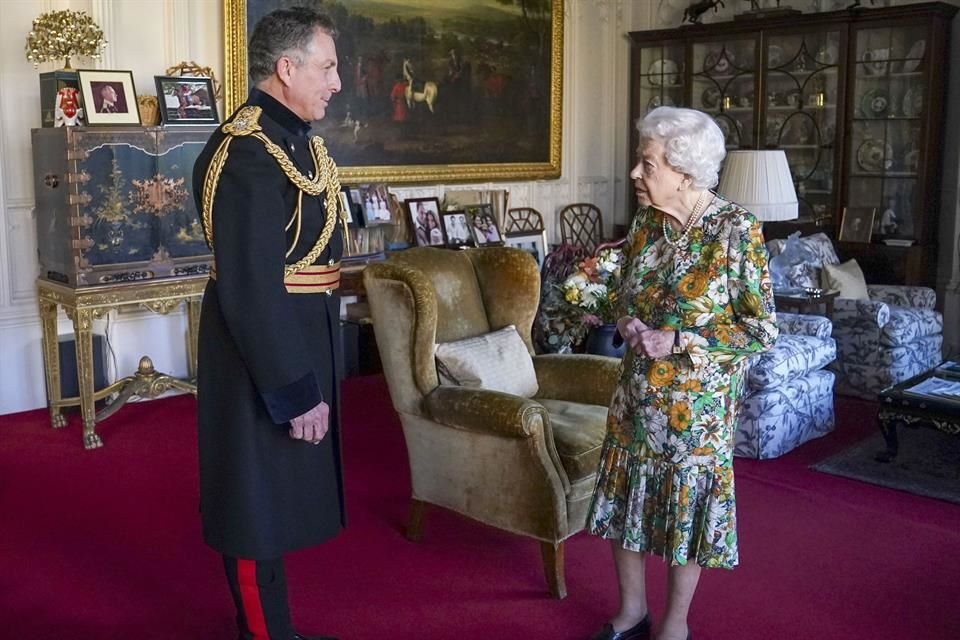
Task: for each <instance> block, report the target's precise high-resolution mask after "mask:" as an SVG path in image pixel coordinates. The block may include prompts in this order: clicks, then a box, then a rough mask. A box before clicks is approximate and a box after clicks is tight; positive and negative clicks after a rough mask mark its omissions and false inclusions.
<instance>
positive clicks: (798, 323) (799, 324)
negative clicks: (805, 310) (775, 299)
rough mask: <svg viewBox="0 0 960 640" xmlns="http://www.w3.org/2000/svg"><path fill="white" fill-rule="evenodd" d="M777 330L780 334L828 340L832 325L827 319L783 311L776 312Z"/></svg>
mask: <svg viewBox="0 0 960 640" xmlns="http://www.w3.org/2000/svg"><path fill="white" fill-rule="evenodd" d="M777 328H778V329H780V333H786V334H790V335H795V336H811V337H813V338H829V337H830V334H831V333H833V323H832V322H831V321H830V319H829V318H826V317H824V316H810V315H803V314H799V313H786V312H784V311H778V312H777Z"/></svg>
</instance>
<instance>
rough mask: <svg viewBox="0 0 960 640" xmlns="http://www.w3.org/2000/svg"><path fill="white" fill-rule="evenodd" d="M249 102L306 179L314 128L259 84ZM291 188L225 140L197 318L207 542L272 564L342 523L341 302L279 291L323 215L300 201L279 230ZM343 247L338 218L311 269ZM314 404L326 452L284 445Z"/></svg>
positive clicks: (253, 152) (200, 182)
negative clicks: (208, 269) (296, 215)
mask: <svg viewBox="0 0 960 640" xmlns="http://www.w3.org/2000/svg"><path fill="white" fill-rule="evenodd" d="M247 105H254V106H259V107H261V109H262V113H261V116H260V119H259V124H260V126H261V127H262V128H263V133H264V134H265V135H266V136H267V137H268V138H270V140H271V141H273V142H274V143H275V144H277V145H279V146H280V147H281V148H282V149H283V150H284V151H286V153H287V155H288V156H289V157H290V158H291V159H292V160H293V162H294V164H295V165H296V167H297V169H298V170H299V171H300V173H302V174H303V175H304V176H306V177H308V178H313V176H314V172H315V171H316V169H315V166H314V162H313V160H312V158H311V154H310V146H309V141H308V137H307V134H308V131H309V125H308V124H306V123H304V122H303V121H302V120H300V118H298V117H297V116H296V115H295V114H294V113H293V112H291V111H290V110H288V109H287V108H286V107H284V106H283V105H281V104H280V103H279V102H277V101H276V100H274V99H273V98H272V97H270V96H269V95H267V94H266V93H263V92H260V91H258V90H256V89H254V90H253V91H252V92H251V93H250V97H249V99H248V102H247ZM247 105H244V106H247ZM235 118H236V113H234V115H233V116H231V119H230V121H232V120H233V119H235ZM225 135H226V134H225V133H224V132H223V130H222V128H221V129H218V130H217V131H216V132H215V133H214V134H213V136H212V137H211V139H210V141H209V142H208V143H207V145H206V147H205V148H204V150H203V152H202V153H201V154H200V156H199V157H198V159H197V162H196V165H195V166H194V172H193V184H194V197H195V198H196V201H197V209H198V211H202V199H203V186H204V178H205V176H206V174H207V169H208V167H209V165H210V163H211V159H212V158H213V156H214V153H215V152H216V150H217V148H218V147H219V146H220V143H221V142H222V141H223V139H224V136H225ZM299 194H300V190H299V189H298V188H297V187H296V186H294V184H293V183H292V182H291V181H290V180H289V179H288V178H287V176H286V175H285V174H284V173H283V172H282V171H281V169H280V166H279V165H278V163H277V161H276V160H275V159H274V158H273V157H271V156H270V155H268V153H267V151H266V148H265V145H264V144H263V142H261V141H259V140H257V139H255V138H253V137H250V136H246V137H235V138H234V139H233V140H232V141H231V142H230V147H229V155H228V157H227V160H226V163H225V164H224V166H223V170H222V173H221V174H220V179H219V184H218V185H217V188H216V192H215V198H214V200H213V208H212V232H213V247H212V248H213V252H214V260H215V265H216V277H215V278H211V280H210V282H209V283H208V285H207V288H206V292H205V294H204V298H203V307H202V311H201V314H200V346H199V353H198V357H199V362H198V395H197V397H198V403H199V450H200V510H201V518H202V522H203V535H204V539H205V540H206V542H207V544H209V545H210V546H211V547H213V548H214V549H216V550H218V551H220V552H221V553H225V554H227V555H230V556H235V557H240V558H251V559H266V558H275V557H279V556H280V555H281V554H283V553H284V552H287V551H291V550H293V549H298V548H302V547H306V546H310V545H313V544H316V543H319V542H322V541H323V540H326V539H328V538H330V537H332V536H334V535H335V534H336V533H337V532H338V531H339V530H340V528H341V527H342V525H343V522H344V508H343V490H342V475H341V464H340V434H339V419H338V417H339V397H338V391H337V389H338V380H339V377H340V376H339V374H338V371H339V369H340V363H339V362H338V357H337V354H338V345H339V344H340V339H339V327H340V325H339V315H340V314H339V312H340V298H339V296H338V295H337V294H336V292H334V293H333V295H327V294H326V293H311V294H292V293H288V292H287V289H286V288H285V286H284V266H285V264H287V263H289V264H293V263H295V262H296V261H297V260H298V259H300V258H302V257H304V256H305V255H306V254H307V253H308V252H309V251H310V249H311V248H313V246H314V244H315V243H316V241H317V238H318V237H319V236H320V232H321V229H322V228H323V226H324V223H325V221H326V216H327V215H328V212H326V210H325V207H324V203H323V200H324V196H325V194H321V195H320V196H319V197H311V196H309V195H307V194H303V199H302V205H301V206H302V209H301V211H302V221H301V224H300V225H299V230H298V229H297V227H298V225H297V224H291V225H289V226H290V228H289V229H287V226H288V223H289V222H290V219H291V215H292V213H293V211H294V209H295V207H296V204H297V197H298V195H299ZM333 215H336V213H334V214H333ZM285 229H286V230H285ZM295 238H296V239H297V242H296V246H295V247H294V249H293V251H292V252H291V253H290V255H289V256H285V254H286V253H287V250H288V249H289V248H290V246H291V243H292V242H293V241H294V239H295ZM342 247H343V236H342V229H341V225H340V224H337V228H336V230H335V231H334V234H333V236H332V237H331V239H330V242H329V244H328V245H327V247H326V248H325V249H324V251H323V252H322V253H321V254H320V256H319V257H318V258H317V259H316V260H315V261H314V264H324V265H326V264H329V263H330V262H331V261H339V260H340V256H341V253H342ZM321 400H323V401H326V402H327V403H328V404H329V405H330V408H331V413H330V431H329V432H328V434H327V436H326V437H325V438H324V439H323V441H322V442H321V444H319V445H311V444H310V443H307V442H304V441H301V440H294V439H292V438H290V436H289V428H290V424H289V421H290V420H291V419H292V418H294V417H296V416H299V415H301V414H303V413H305V412H307V411H308V410H309V409H311V408H313V407H314V406H316V404H317V403H319V402H320V401H321Z"/></svg>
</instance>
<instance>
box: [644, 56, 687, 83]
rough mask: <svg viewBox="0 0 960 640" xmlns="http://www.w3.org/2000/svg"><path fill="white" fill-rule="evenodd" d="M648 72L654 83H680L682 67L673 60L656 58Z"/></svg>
mask: <svg viewBox="0 0 960 640" xmlns="http://www.w3.org/2000/svg"><path fill="white" fill-rule="evenodd" d="M647 73H648V74H649V75H650V84H652V85H656V86H660V85H661V84H668V85H673V84H680V67H678V66H677V63H676V62H674V61H673V60H654V61H653V64H651V65H650V68H649V69H647Z"/></svg>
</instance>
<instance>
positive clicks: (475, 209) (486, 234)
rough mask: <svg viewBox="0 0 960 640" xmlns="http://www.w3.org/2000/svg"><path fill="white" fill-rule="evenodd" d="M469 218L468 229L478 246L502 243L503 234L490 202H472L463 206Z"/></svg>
mask: <svg viewBox="0 0 960 640" xmlns="http://www.w3.org/2000/svg"><path fill="white" fill-rule="evenodd" d="M464 209H465V210H466V212H467V217H468V218H469V219H470V230H471V233H473V241H474V242H475V243H476V244H477V246H478V247H488V246H496V245H500V244H503V235H502V234H501V233H500V227H498V226H497V218H496V216H495V215H493V205H492V204H473V205H469V206H467V207H464Z"/></svg>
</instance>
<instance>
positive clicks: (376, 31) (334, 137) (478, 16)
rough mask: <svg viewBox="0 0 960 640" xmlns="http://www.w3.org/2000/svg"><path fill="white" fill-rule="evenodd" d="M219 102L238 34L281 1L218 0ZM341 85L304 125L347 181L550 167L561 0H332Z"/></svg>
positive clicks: (503, 176)
mask: <svg viewBox="0 0 960 640" xmlns="http://www.w3.org/2000/svg"><path fill="white" fill-rule="evenodd" d="M223 4H224V48H225V51H224V66H225V70H226V75H225V82H224V87H225V104H226V107H225V108H226V109H227V111H228V113H232V112H233V110H234V109H236V108H237V107H238V106H240V104H242V103H243V101H244V100H246V98H247V92H248V90H249V86H250V85H249V78H248V77H247V71H248V64H247V43H248V42H249V41H250V35H251V34H252V33H253V29H254V26H255V25H256V24H257V21H258V20H259V19H260V18H262V17H263V16H264V15H266V14H267V13H269V12H270V11H273V10H274V9H278V8H281V7H287V6H290V5H291V4H292V2H291V0H224V2H223ZM325 6H330V7H332V9H331V11H333V13H334V16H335V19H336V21H337V28H338V30H339V32H340V36H339V38H338V39H337V54H338V57H339V61H340V78H341V80H342V83H343V88H342V90H341V91H340V93H339V94H337V95H336V96H334V98H333V100H331V102H330V105H329V107H328V108H327V114H326V117H325V118H324V119H323V120H322V121H320V122H317V123H314V131H315V133H317V134H318V135H320V136H322V137H323V139H324V142H325V143H326V146H327V149H329V151H330V155H331V156H332V157H333V158H334V160H336V162H337V164H338V165H339V167H340V177H341V178H342V179H343V180H345V181H349V182H368V181H372V180H382V181H384V182H386V183H389V184H399V183H411V182H420V183H424V182H434V183H437V182H439V183H450V182H457V181H476V182H484V181H495V180H539V179H550V178H558V177H560V151H561V131H562V114H561V108H562V104H563V96H562V80H563V11H564V8H563V2H562V0H537V1H536V2H531V1H527V0H524V1H523V2H520V1H513V0H476V1H475V2H449V1H448V0H391V2H370V1H369V0H339V1H338V2H335V3H325Z"/></svg>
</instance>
